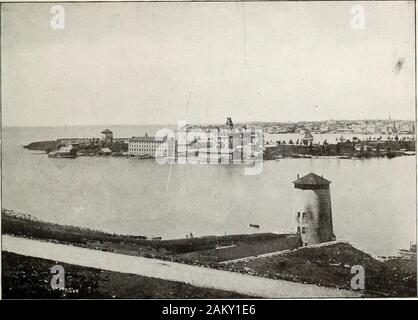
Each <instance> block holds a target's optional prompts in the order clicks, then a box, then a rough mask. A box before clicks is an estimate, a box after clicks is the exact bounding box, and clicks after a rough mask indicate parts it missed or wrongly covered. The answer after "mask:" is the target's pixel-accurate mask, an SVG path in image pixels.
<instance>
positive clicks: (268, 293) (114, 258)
mask: <svg viewBox="0 0 418 320" xmlns="http://www.w3.org/2000/svg"><path fill="white" fill-rule="evenodd" d="M2 250H3V251H8V252H13V253H17V254H21V255H25V256H31V257H36V258H43V259H49V260H53V261H60V262H63V263H68V264H74V265H79V266H83V267H90V268H96V269H103V270H109V271H115V272H122V273H131V274H138V275H142V276H147V277H154V278H160V279H165V280H171V281H180V282H185V283H189V284H191V285H194V286H197V287H206V288H213V289H220V290H226V291H233V292H238V293H242V294H246V295H251V296H258V297H264V298H303V297H306V298H308V297H360V296H361V295H360V294H359V293H357V292H354V291H347V290H338V289H333V288H326V287H318V286H316V285H311V284H301V283H296V282H290V281H285V280H273V279H267V278H263V277H256V276H250V275H246V274H241V273H236V272H228V271H222V270H216V269H211V268H205V267H200V266H192V265H187V264H182V263H176V262H170V261H164V260H158V259H150V258H144V257H136V256H128V255H123V254H117V253H112V252H105V251H100V250H93V249H86V248H80V247H74V246H70V245H64V244H56V243H50V242H43V241H39V240H31V239H25V238H18V237H13V236H8V235H3V236H2Z"/></svg>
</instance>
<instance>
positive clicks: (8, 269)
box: [2, 252, 248, 299]
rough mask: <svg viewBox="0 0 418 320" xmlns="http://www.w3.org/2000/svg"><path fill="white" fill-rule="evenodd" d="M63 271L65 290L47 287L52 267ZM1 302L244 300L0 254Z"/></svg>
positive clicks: (172, 283)
mask: <svg viewBox="0 0 418 320" xmlns="http://www.w3.org/2000/svg"><path fill="white" fill-rule="evenodd" d="M56 264H60V265H62V266H63V267H64V270H65V281H66V283H65V289H64V290H53V289H52V288H51V285H50V281H51V273H50V269H51V267H52V266H54V265H56ZM2 287H3V291H2V297H3V299H27V298H32V299H54V298H55V299H65V298H67V299H112V298H115V299H118V298H120V299H123V298H125V299H152V298H154V299H170V298H183V299H187V298H208V299H210V298H225V299H226V298H248V297H247V296H245V295H241V294H238V293H234V292H227V291H222V290H215V289H208V288H199V287H194V286H192V285H189V284H185V283H182V282H175V281H168V280H162V279H156V278H150V277H143V276H139V275H133V274H125V273H118V272H112V271H105V270H98V269H93V268H86V267H80V266H75V265H70V264H66V263H61V262H56V261H52V260H45V259H39V258H32V257H26V256H22V255H18V254H14V253H9V252H2Z"/></svg>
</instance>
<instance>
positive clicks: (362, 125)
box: [264, 119, 415, 135]
mask: <svg viewBox="0 0 418 320" xmlns="http://www.w3.org/2000/svg"><path fill="white" fill-rule="evenodd" d="M264 130H265V131H266V132H268V133H301V132H304V130H310V131H312V132H313V133H356V134H369V135H370V134H384V135H391V134H414V133H415V124H414V122H413V121H406V120H405V121H404V120H390V119H388V120H361V121H349V120H337V121H335V120H329V121H318V122H298V123H292V124H290V123H289V124H284V123H282V124H275V125H268V126H265V127H264Z"/></svg>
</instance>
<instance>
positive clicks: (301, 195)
mask: <svg viewBox="0 0 418 320" xmlns="http://www.w3.org/2000/svg"><path fill="white" fill-rule="evenodd" d="M330 183H331V182H330V181H328V180H327V179H324V178H323V177H320V176H318V175H316V174H315V173H312V172H311V173H309V174H307V175H306V176H304V177H302V178H299V175H298V179H297V180H296V181H293V184H294V187H295V192H294V194H295V197H294V203H295V214H296V223H297V232H298V233H299V234H300V235H301V239H302V243H303V245H304V246H306V245H311V244H318V243H322V242H328V241H333V240H335V235H334V231H333V227H332V209H331V195H330V191H329V185H330Z"/></svg>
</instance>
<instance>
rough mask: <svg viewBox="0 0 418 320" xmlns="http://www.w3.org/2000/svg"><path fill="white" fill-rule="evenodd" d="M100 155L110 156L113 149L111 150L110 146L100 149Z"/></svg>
mask: <svg viewBox="0 0 418 320" xmlns="http://www.w3.org/2000/svg"><path fill="white" fill-rule="evenodd" d="M98 155H99V156H110V155H112V150H110V149H109V148H101V149H100V151H99V152H98Z"/></svg>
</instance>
